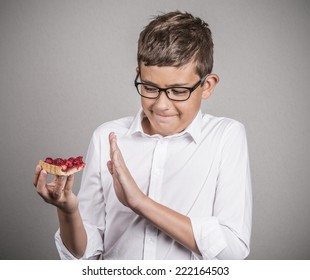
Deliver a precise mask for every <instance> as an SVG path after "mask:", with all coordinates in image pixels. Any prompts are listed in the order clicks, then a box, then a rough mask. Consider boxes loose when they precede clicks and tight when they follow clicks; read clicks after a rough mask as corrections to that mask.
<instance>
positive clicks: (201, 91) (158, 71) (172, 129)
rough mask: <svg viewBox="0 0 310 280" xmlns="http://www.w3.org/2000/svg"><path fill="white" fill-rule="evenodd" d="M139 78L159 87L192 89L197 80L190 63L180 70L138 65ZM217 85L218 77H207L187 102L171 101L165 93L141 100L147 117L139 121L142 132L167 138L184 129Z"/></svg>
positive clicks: (197, 77) (198, 78) (168, 67)
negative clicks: (139, 66)
mask: <svg viewBox="0 0 310 280" xmlns="http://www.w3.org/2000/svg"><path fill="white" fill-rule="evenodd" d="M140 78H141V81H142V82H144V83H150V84H152V85H155V86H157V87H159V88H168V87H173V86H182V87H193V86H194V85H195V84H196V83H197V82H198V81H199V80H200V77H199V76H198V75H197V74H196V73H195V64H193V63H189V64H186V65H185V66H182V67H180V68H176V67H173V66H162V67H158V66H145V65H143V64H142V65H141V68H140ZM217 82H218V77H217V75H214V74H212V75H209V76H208V77H207V79H206V81H205V82H204V84H203V86H199V87H198V88H196V89H195V90H194V91H193V92H192V94H191V96H190V98H189V99H188V100H186V101H172V100H170V99H168V97H167V95H166V94H165V92H164V91H162V92H161V94H160V96H159V97H158V98H157V99H148V98H144V97H141V103H142V108H143V111H144V113H145V115H146V117H147V118H145V119H144V120H143V122H142V127H143V130H144V132H145V133H148V134H150V135H153V134H159V135H161V136H167V135H172V134H176V133H179V132H181V131H183V130H184V129H186V128H187V127H188V126H189V124H190V123H191V122H192V121H193V120H194V118H195V117H196V115H197V113H198V111H199V109H200V106H201V101H202V99H207V98H208V97H209V96H210V94H211V92H212V90H213V88H214V86H215V85H216V83H217Z"/></svg>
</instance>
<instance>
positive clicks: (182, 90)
mask: <svg viewBox="0 0 310 280" xmlns="http://www.w3.org/2000/svg"><path fill="white" fill-rule="evenodd" d="M171 93H173V94H187V93H188V89H186V88H172V89H171Z"/></svg>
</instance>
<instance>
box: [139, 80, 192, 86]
mask: <svg viewBox="0 0 310 280" xmlns="http://www.w3.org/2000/svg"><path fill="white" fill-rule="evenodd" d="M141 82H142V83H146V84H148V85H152V86H154V87H158V88H160V87H159V86H158V85H157V84H155V83H153V82H151V81H148V80H142V79H141ZM184 86H188V83H176V84H171V85H166V87H167V88H170V87H184Z"/></svg>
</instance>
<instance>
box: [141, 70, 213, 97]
mask: <svg viewBox="0 0 310 280" xmlns="http://www.w3.org/2000/svg"><path fill="white" fill-rule="evenodd" d="M139 76H140V72H138V73H137V76H136V78H135V87H136V89H137V92H138V94H139V95H140V96H142V97H144V98H148V99H157V98H159V96H160V94H161V92H163V91H164V92H165V94H166V96H167V98H168V99H170V100H172V101H186V100H188V99H189V98H190V97H191V95H192V92H193V91H194V90H195V89H197V88H198V87H199V86H202V85H203V83H204V82H205V80H206V78H207V77H208V76H209V75H206V76H204V77H203V78H201V79H200V80H199V81H198V82H197V83H196V84H194V86H192V87H176V86H174V87H168V88H159V87H157V86H154V85H152V84H148V83H141V82H137V80H138V77H139ZM139 85H147V86H151V87H153V88H156V89H158V95H157V96H156V97H149V96H144V95H142V94H141V93H140V92H139V89H138V86H139ZM172 88H180V89H186V90H188V91H189V95H188V97H187V98H186V99H181V100H180V99H173V98H171V97H169V93H168V90H169V89H172Z"/></svg>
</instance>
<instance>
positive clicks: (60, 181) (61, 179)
mask: <svg viewBox="0 0 310 280" xmlns="http://www.w3.org/2000/svg"><path fill="white" fill-rule="evenodd" d="M65 184H66V176H57V177H56V181H55V188H54V191H53V197H54V198H59V197H60V196H61V194H62V191H63V189H64V187H65Z"/></svg>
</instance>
